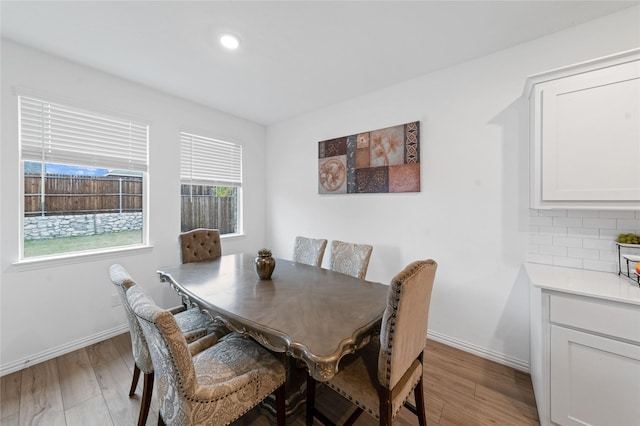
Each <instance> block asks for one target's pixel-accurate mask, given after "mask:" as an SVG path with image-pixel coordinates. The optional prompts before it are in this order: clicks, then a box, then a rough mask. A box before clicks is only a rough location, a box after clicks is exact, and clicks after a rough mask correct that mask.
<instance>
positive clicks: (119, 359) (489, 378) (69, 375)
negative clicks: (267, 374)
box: [0, 334, 539, 426]
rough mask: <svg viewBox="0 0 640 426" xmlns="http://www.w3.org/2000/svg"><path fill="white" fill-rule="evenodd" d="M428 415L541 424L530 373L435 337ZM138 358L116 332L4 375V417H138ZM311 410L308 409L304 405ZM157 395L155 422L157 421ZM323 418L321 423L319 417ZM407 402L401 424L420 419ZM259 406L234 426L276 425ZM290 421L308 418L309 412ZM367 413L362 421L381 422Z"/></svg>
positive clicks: (339, 405) (113, 421)
mask: <svg viewBox="0 0 640 426" xmlns="http://www.w3.org/2000/svg"><path fill="white" fill-rule="evenodd" d="M425 361H426V367H425V369H426V371H425V387H424V388H425V400H426V406H427V422H428V424H429V425H430V426H436V425H442V426H444V425H461V426H470V425H471V426H472V425H510V426H511V425H538V424H539V422H538V415H537V412H536V404H535V399H534V396H533V390H532V387H531V379H530V377H529V375H528V374H526V373H522V372H520V371H517V370H514V369H512V368H509V367H505V366H503V365H500V364H497V363H494V362H491V361H488V360H485V359H482V358H479V357H477V356H474V355H470V354H468V353H465V352H462V351H459V350H457V349H454V348H451V347H449V346H445V345H443V344H441V343H437V342H434V341H431V340H428V341H427V351H426V353H425ZM132 368H133V358H132V355H131V342H130V340H129V335H128V334H122V335H120V336H117V337H114V338H111V339H109V340H106V341H104V342H100V343H97V344H95V345H92V346H89V347H87V348H84V349H80V350H77V351H75V352H72V353H69V354H67V355H63V356H61V357H58V358H56V359H53V360H50V361H46V362H43V363H41V364H38V365H34V366H31V367H29V368H26V369H24V370H22V371H18V372H15V373H12V374H9V375H6V376H4V377H2V378H1V379H0V382H1V385H2V387H1V392H2V393H1V394H0V417H1V420H0V425H2V426H13V425H45V426H55V425H68V426H71V425H78V426H100V425H115V426H120V425H135V424H136V421H137V416H138V409H139V402H140V395H141V393H142V390H141V382H142V380H140V384H139V386H138V387H139V390H138V392H137V394H136V396H135V397H134V398H132V399H130V398H128V396H127V394H128V391H129V386H130V385H131V377H132ZM317 406H318V407H319V408H320V409H321V410H322V411H323V412H324V413H325V414H327V416H328V417H329V418H331V419H332V420H335V421H340V422H342V421H344V420H345V419H346V418H347V417H348V415H349V414H350V412H351V409H352V406H351V405H350V404H349V403H347V402H346V401H345V400H344V399H342V398H341V397H340V396H338V395H337V394H335V393H334V392H333V391H331V390H330V389H328V388H326V387H321V388H319V389H318V393H317ZM300 411H301V412H303V411H304V410H303V409H302V410H300ZM157 412H158V408H157V403H156V402H155V395H154V401H153V403H152V406H151V413H150V414H149V419H148V421H147V425H155V424H157ZM316 423H317V424H319V423H318V422H317V421H316ZM417 423H418V422H417V419H416V417H415V416H414V415H413V414H411V413H410V412H409V411H407V410H406V409H405V408H403V409H402V411H401V413H400V415H399V416H398V417H397V418H396V420H395V422H394V424H396V425H416V424H417ZM271 424H272V423H271V422H270V419H269V418H268V417H267V416H266V415H264V414H262V413H261V412H260V410H259V409H254V410H253V411H251V412H249V413H247V414H246V415H245V416H244V417H242V418H241V419H240V420H238V421H237V422H236V423H234V426H268V425H271ZM288 424H291V425H304V414H303V413H301V414H298V415H297V416H296V417H295V418H293V419H289V421H288ZM375 424H376V421H375V420H374V419H373V418H372V417H370V416H368V415H367V414H363V415H362V416H361V417H360V419H358V421H357V422H356V425H361V426H363V425H375Z"/></svg>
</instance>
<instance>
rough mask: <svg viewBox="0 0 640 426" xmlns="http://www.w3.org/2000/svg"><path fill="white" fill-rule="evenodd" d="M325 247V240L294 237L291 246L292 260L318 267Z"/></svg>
mask: <svg viewBox="0 0 640 426" xmlns="http://www.w3.org/2000/svg"><path fill="white" fill-rule="evenodd" d="M326 248H327V240H321V239H315V238H306V237H296V242H295V245H294V247H293V261H294V262H298V263H304V264H306V265H311V266H317V267H318V268H319V267H320V266H321V265H322V258H323V257H324V250H325V249H326Z"/></svg>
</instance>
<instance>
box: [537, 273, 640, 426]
mask: <svg viewBox="0 0 640 426" xmlns="http://www.w3.org/2000/svg"><path fill="white" fill-rule="evenodd" d="M526 270H527V274H528V276H529V278H530V281H531V284H532V285H531V296H532V297H531V306H530V307H531V309H530V314H531V328H530V337H531V340H530V343H531V348H530V349H531V358H530V359H531V361H530V362H531V364H530V365H531V379H532V382H533V387H534V392H535V396H536V403H537V405H538V414H539V417H540V423H541V424H542V425H563V426H564V425H615V426H626V425H629V426H638V425H640V287H638V285H637V284H636V283H635V282H634V281H632V280H629V279H628V278H626V277H620V276H617V275H614V274H608V273H602V272H593V271H584V270H578V269H571V268H561V267H554V266H548V265H534V264H527V265H526Z"/></svg>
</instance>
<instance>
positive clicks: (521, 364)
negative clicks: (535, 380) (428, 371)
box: [427, 331, 530, 373]
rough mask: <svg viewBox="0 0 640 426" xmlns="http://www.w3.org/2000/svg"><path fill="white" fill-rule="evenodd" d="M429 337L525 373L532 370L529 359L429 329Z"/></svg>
mask: <svg viewBox="0 0 640 426" xmlns="http://www.w3.org/2000/svg"><path fill="white" fill-rule="evenodd" d="M427 338H428V339H431V340H435V341H436V342H440V343H444V344H445V345H448V346H452V347H454V348H456V349H460V350H461V351H464V352H469V353H471V354H474V355H477V356H479V357H481V358H484V359H488V360H490V361H494V362H497V363H498V364H502V365H506V366H507V367H511V368H515V369H516V370H519V371H524V372H525V373H529V371H530V368H529V362H528V361H523V360H521V359H517V358H513V357H510V356H508V355H505V354H501V353H499V352H495V351H491V350H488V349H487V348H483V347H480V346H477V345H474V344H472V343H469V342H465V341H463V340H458V339H456V338H454V337H450V336H446V335H444V334H442V333H438V332H437V331H427ZM427 362H428V361H427Z"/></svg>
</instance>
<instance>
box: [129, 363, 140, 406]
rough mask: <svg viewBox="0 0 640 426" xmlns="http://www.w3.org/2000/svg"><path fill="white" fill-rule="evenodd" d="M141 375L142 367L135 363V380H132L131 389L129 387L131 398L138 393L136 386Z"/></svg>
mask: <svg viewBox="0 0 640 426" xmlns="http://www.w3.org/2000/svg"><path fill="white" fill-rule="evenodd" d="M139 377H140V369H139V368H138V364H135V363H134V364H133V381H132V382H131V389H129V398H131V397H132V396H133V395H135V393H136V386H138V378H139Z"/></svg>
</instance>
